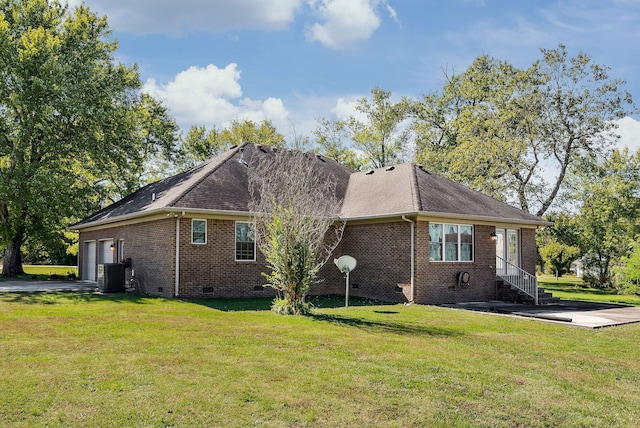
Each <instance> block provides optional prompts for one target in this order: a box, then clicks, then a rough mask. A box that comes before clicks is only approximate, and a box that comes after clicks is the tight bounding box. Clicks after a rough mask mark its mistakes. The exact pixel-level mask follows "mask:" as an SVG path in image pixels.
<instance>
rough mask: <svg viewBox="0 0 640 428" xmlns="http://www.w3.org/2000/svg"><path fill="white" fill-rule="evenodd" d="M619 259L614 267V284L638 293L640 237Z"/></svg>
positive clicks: (626, 290) (625, 290)
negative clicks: (618, 263) (619, 262)
mask: <svg viewBox="0 0 640 428" xmlns="http://www.w3.org/2000/svg"><path fill="white" fill-rule="evenodd" d="M621 261H622V263H621V265H620V266H619V267H618V268H617V269H616V274H617V275H616V277H617V278H616V279H617V281H616V286H617V287H618V288H621V289H622V290H623V291H624V292H626V293H634V294H640V239H636V241H635V242H634V243H633V244H632V245H631V249H630V251H629V253H628V254H627V255H626V256H625V257H623V258H622V260H621Z"/></svg>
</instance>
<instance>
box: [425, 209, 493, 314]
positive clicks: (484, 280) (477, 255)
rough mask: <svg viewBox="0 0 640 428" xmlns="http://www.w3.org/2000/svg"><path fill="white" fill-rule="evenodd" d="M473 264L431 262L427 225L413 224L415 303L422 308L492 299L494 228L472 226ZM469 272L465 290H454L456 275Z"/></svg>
mask: <svg viewBox="0 0 640 428" xmlns="http://www.w3.org/2000/svg"><path fill="white" fill-rule="evenodd" d="M473 230H474V261H473V262H430V261H429V222H425V221H419V222H417V223H416V278H415V302H416V303H423V304H441V303H458V302H472V301H486V300H492V299H495V293H496V269H495V260H496V246H495V242H494V241H493V240H492V239H491V237H490V234H491V232H493V231H495V227H493V226H482V225H475V226H474V228H473ZM461 271H466V272H469V274H470V281H469V285H468V286H467V287H464V288H461V287H458V286H457V273H458V272H461Z"/></svg>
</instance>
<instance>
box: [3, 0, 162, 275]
mask: <svg viewBox="0 0 640 428" xmlns="http://www.w3.org/2000/svg"><path fill="white" fill-rule="evenodd" d="M110 35H111V32H110V30H109V28H108V26H107V21H106V19H105V18H101V17H98V16H97V15H96V14H94V13H92V12H90V11H89V9H88V8H87V7H85V6H84V5H81V6H78V7H77V8H75V9H73V10H71V9H69V8H68V7H66V6H62V5H61V4H60V3H59V2H58V1H57V0H50V1H48V0H0V56H1V57H2V61H1V62H0V240H1V242H2V244H0V245H4V247H5V254H4V262H3V263H4V264H3V272H2V274H3V275H4V276H16V275H17V274H19V273H21V272H22V253H21V248H22V246H23V244H25V243H29V242H30V243H31V245H32V246H34V243H35V242H41V243H47V244H48V243H51V242H52V241H55V240H58V242H59V241H60V240H61V239H62V235H63V234H64V228H65V226H66V223H65V222H67V221H69V222H71V221H73V220H72V219H76V220H77V216H79V215H83V213H89V212H91V211H92V210H95V209H96V208H97V207H99V205H100V202H101V201H103V200H104V199H103V198H105V197H106V196H107V193H108V192H107V193H105V188H104V187H102V188H101V186H100V185H96V183H98V184H99V183H106V182H108V180H109V178H114V177H113V173H114V171H116V170H117V171H121V172H122V171H127V170H128V169H129V164H128V162H129V161H131V160H132V159H134V160H136V161H137V160H139V159H141V158H143V157H144V156H140V153H141V152H142V150H147V153H149V152H152V151H153V150H155V147H156V146H157V145H159V146H161V147H162V148H161V149H158V150H160V151H162V150H169V144H168V143H169V139H170V138H169V137H167V135H168V134H170V131H168V132H166V131H167V129H165V127H164V125H165V124H166V122H164V120H163V119H161V120H160V122H162V124H161V123H160V122H155V120H151V121H150V118H152V117H153V118H158V117H162V116H163V113H162V111H161V110H162V109H161V108H160V106H159V104H158V103H156V102H154V101H152V100H151V99H150V98H148V97H142V96H140V94H139V88H140V86H141V85H140V81H139V77H138V73H137V70H136V68H135V67H127V66H124V65H122V64H118V63H116V62H115V61H114V58H113V52H114V51H115V50H116V48H117V43H116V42H115V41H113V40H110V39H109V37H110ZM165 119H166V118H165ZM169 122H170V121H169ZM158 127H160V128H162V130H161V131H158V129H157V128H158ZM130 128H132V129H130ZM168 128H171V125H170V124H169V126H168ZM157 134H158V135H160V136H159V137H158V138H159V139H157V140H156V139H155V136H156V135H157ZM123 137H124V138H123ZM141 164H142V162H138V164H137V166H139V165H141ZM125 181H126V182H127V186H128V185H129V184H130V182H131V181H135V180H129V179H127V180H125ZM124 187H126V186H124ZM97 190H101V191H102V193H99V192H97ZM122 191H126V189H124V188H123V189H122Z"/></svg>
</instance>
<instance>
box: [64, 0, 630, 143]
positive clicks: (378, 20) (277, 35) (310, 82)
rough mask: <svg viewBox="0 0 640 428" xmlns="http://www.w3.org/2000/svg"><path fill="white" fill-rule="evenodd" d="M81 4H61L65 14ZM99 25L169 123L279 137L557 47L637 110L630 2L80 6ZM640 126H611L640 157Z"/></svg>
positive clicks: (298, 0) (127, 2)
mask: <svg viewBox="0 0 640 428" xmlns="http://www.w3.org/2000/svg"><path fill="white" fill-rule="evenodd" d="M78 3H79V0H70V4H71V5H75V4H78ZM85 4H86V5H88V6H89V7H90V8H91V9H92V10H93V11H95V12H97V13H99V14H101V15H106V16H107V18H108V21H109V24H110V27H111V28H112V29H113V30H114V36H115V37H116V38H117V39H118V41H119V43H120V48H119V50H118V52H117V57H118V59H119V60H120V61H122V62H124V63H129V64H131V63H137V64H138V66H139V69H140V73H141V78H142V81H143V82H144V84H145V90H146V91H148V92H149V93H151V94H153V95H154V96H156V97H158V98H160V99H162V100H163V101H164V103H165V104H166V105H167V106H168V107H169V108H170V111H171V113H172V114H173V116H174V117H175V118H176V120H177V121H178V124H179V125H180V126H181V127H182V129H183V130H185V131H186V129H188V127H189V126H191V125H204V126H207V127H211V126H216V127H218V128H221V127H224V126H227V125H228V124H229V122H230V121H231V120H232V119H244V118H246V119H251V120H254V121H261V120H262V119H269V120H271V121H272V122H273V123H274V124H275V125H276V126H277V127H278V130H279V131H280V132H281V133H283V134H284V135H285V136H286V137H287V138H292V137H293V135H295V134H298V135H310V133H311V131H312V130H313V129H314V128H315V126H316V118H318V117H327V118H331V119H340V118H344V117H346V116H348V115H349V114H352V113H353V106H354V102H355V101H356V100H357V99H359V98H362V97H364V96H367V95H368V94H369V91H370V90H371V89H372V88H374V87H376V86H378V87H380V88H382V89H385V90H390V91H392V93H393V95H394V97H397V98H399V97H400V96H409V97H413V98H417V97H420V96H421V95H422V94H425V93H429V92H433V91H438V90H440V89H441V88H442V85H443V70H444V69H449V70H451V69H453V70H456V71H457V72H462V71H464V70H465V69H466V68H467V67H468V66H469V65H470V63H471V62H472V61H473V59H474V58H476V57H477V56H479V55H482V54H485V53H486V54H490V55H492V56H493V57H495V58H497V59H501V60H506V61H509V62H511V63H512V64H514V65H517V66H521V67H527V66H529V65H531V63H532V62H533V61H534V60H536V59H538V58H540V51H539V49H540V48H555V47H557V46H558V44H559V43H562V44H564V45H566V46H567V49H568V51H569V53H570V54H571V55H575V54H576V53H577V52H579V51H581V50H582V51H583V52H585V53H587V54H589V55H590V56H591V57H592V58H593V60H594V61H595V62H597V63H600V64H605V65H607V66H609V67H610V68H611V72H610V75H611V76H613V77H618V78H622V79H625V80H626V81H627V85H626V89H627V90H628V91H629V92H630V93H631V94H632V96H633V97H634V99H635V100H636V102H637V103H638V104H640V1H638V0H563V1H562V0H446V1H444V0H181V1H176V0H85ZM639 121H640V115H637V114H636V115H634V116H633V117H630V118H626V119H624V120H622V121H621V122H620V125H621V128H620V133H621V134H622V135H623V138H624V144H627V145H630V146H631V147H632V148H638V147H640V122H639Z"/></svg>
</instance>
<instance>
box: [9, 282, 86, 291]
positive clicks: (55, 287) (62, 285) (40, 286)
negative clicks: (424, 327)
mask: <svg viewBox="0 0 640 428" xmlns="http://www.w3.org/2000/svg"><path fill="white" fill-rule="evenodd" d="M97 290H98V284H97V283H95V282H93V281H68V280H59V281H55V280H51V281H29V280H13V281H0V293H31V292H43V291H97Z"/></svg>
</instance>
